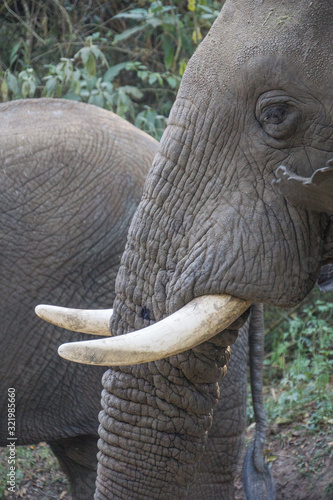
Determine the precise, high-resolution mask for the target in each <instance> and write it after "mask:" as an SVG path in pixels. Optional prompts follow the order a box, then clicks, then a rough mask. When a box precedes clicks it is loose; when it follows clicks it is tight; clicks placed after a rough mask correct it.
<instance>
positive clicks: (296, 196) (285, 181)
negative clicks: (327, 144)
mask: <svg viewBox="0 0 333 500" xmlns="http://www.w3.org/2000/svg"><path fill="white" fill-rule="evenodd" d="M276 175H277V180H275V181H273V182H274V184H275V185H276V187H277V188H278V190H279V191H280V193H281V194H282V195H283V196H284V197H285V198H286V199H287V200H288V201H290V202H291V203H293V205H296V206H298V207H301V208H306V209H307V210H312V211H314V212H326V213H327V214H333V159H332V160H329V161H328V162H327V165H326V167H324V168H320V169H319V170H316V171H315V172H314V174H313V175H312V177H300V176H298V175H294V174H292V173H291V172H289V171H288V169H287V168H286V167H283V166H281V167H279V168H278V169H277V171H276Z"/></svg>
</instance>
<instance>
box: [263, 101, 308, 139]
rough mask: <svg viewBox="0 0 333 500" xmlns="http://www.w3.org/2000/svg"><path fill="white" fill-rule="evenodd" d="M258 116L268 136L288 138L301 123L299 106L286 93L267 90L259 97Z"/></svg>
mask: <svg viewBox="0 0 333 500" xmlns="http://www.w3.org/2000/svg"><path fill="white" fill-rule="evenodd" d="M256 118H257V120H258V122H259V123H260V125H261V127H262V128H263V129H264V131H265V132H266V134H267V135H268V136H270V137H272V138H273V139H288V138H289V137H291V136H292V135H293V134H294V133H295V130H296V127H297V125H298V123H299V120H300V111H299V106H298V105H297V103H296V101H295V100H294V99H292V98H291V97H289V96H287V95H286V94H284V93H280V92H276V93H275V92H267V93H266V94H263V95H261V96H260V97H259V99H258V102H257V106H256Z"/></svg>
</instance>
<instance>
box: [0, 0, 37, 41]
mask: <svg viewBox="0 0 333 500" xmlns="http://www.w3.org/2000/svg"><path fill="white" fill-rule="evenodd" d="M3 3H4V5H5V7H6V9H7V10H8V12H9V13H10V14H11V15H12V16H14V17H15V18H16V19H17V20H18V21H19V22H20V23H21V24H23V26H24V27H25V28H26V29H27V30H28V31H30V33H31V34H32V35H33V36H34V37H35V38H37V40H38V41H39V42H40V43H42V44H43V45H46V42H45V40H43V38H41V37H40V36H39V35H38V34H37V33H36V31H35V30H33V29H32V28H31V27H30V26H29V25H28V24H27V23H26V22H25V21H23V19H21V17H20V16H19V15H18V14H16V12H14V11H13V10H12V9H11V8H10V7H9V5H8V3H7V1H6V0H3Z"/></svg>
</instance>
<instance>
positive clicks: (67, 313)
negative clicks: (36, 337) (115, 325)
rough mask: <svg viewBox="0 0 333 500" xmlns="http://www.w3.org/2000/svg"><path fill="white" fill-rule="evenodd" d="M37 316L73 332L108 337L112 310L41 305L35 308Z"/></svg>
mask: <svg viewBox="0 0 333 500" xmlns="http://www.w3.org/2000/svg"><path fill="white" fill-rule="evenodd" d="M35 313H36V314H37V316H39V317H40V318H42V319H43V320H45V321H48V322H49V323H52V324H53V325H56V326H60V327H61V328H66V330H72V331H74V332H81V333H91V334H93V335H101V336H104V337H110V335H111V333H110V319H111V316H112V309H101V310H98V309H96V310H91V309H69V308H67V307H58V306H49V305H46V304H41V305H39V306H37V307H36V308H35Z"/></svg>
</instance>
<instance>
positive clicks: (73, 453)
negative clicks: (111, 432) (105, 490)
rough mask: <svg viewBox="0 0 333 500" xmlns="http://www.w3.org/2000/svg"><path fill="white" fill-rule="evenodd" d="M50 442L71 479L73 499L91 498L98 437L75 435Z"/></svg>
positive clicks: (92, 495)
mask: <svg viewBox="0 0 333 500" xmlns="http://www.w3.org/2000/svg"><path fill="white" fill-rule="evenodd" d="M48 444H49V446H50V447H51V450H52V451H53V453H54V454H55V456H56V457H57V459H58V461H59V463H60V466H61V468H62V470H63V471H64V472H65V474H66V476H67V477H68V479H69V482H70V485H71V492H72V497H73V500H91V499H92V498H93V497H94V491H95V481H96V468H97V457H96V454H97V451H98V450H97V437H96V436H92V435H85V436H75V437H69V438H64V439H58V440H57V441H50V442H48Z"/></svg>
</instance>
